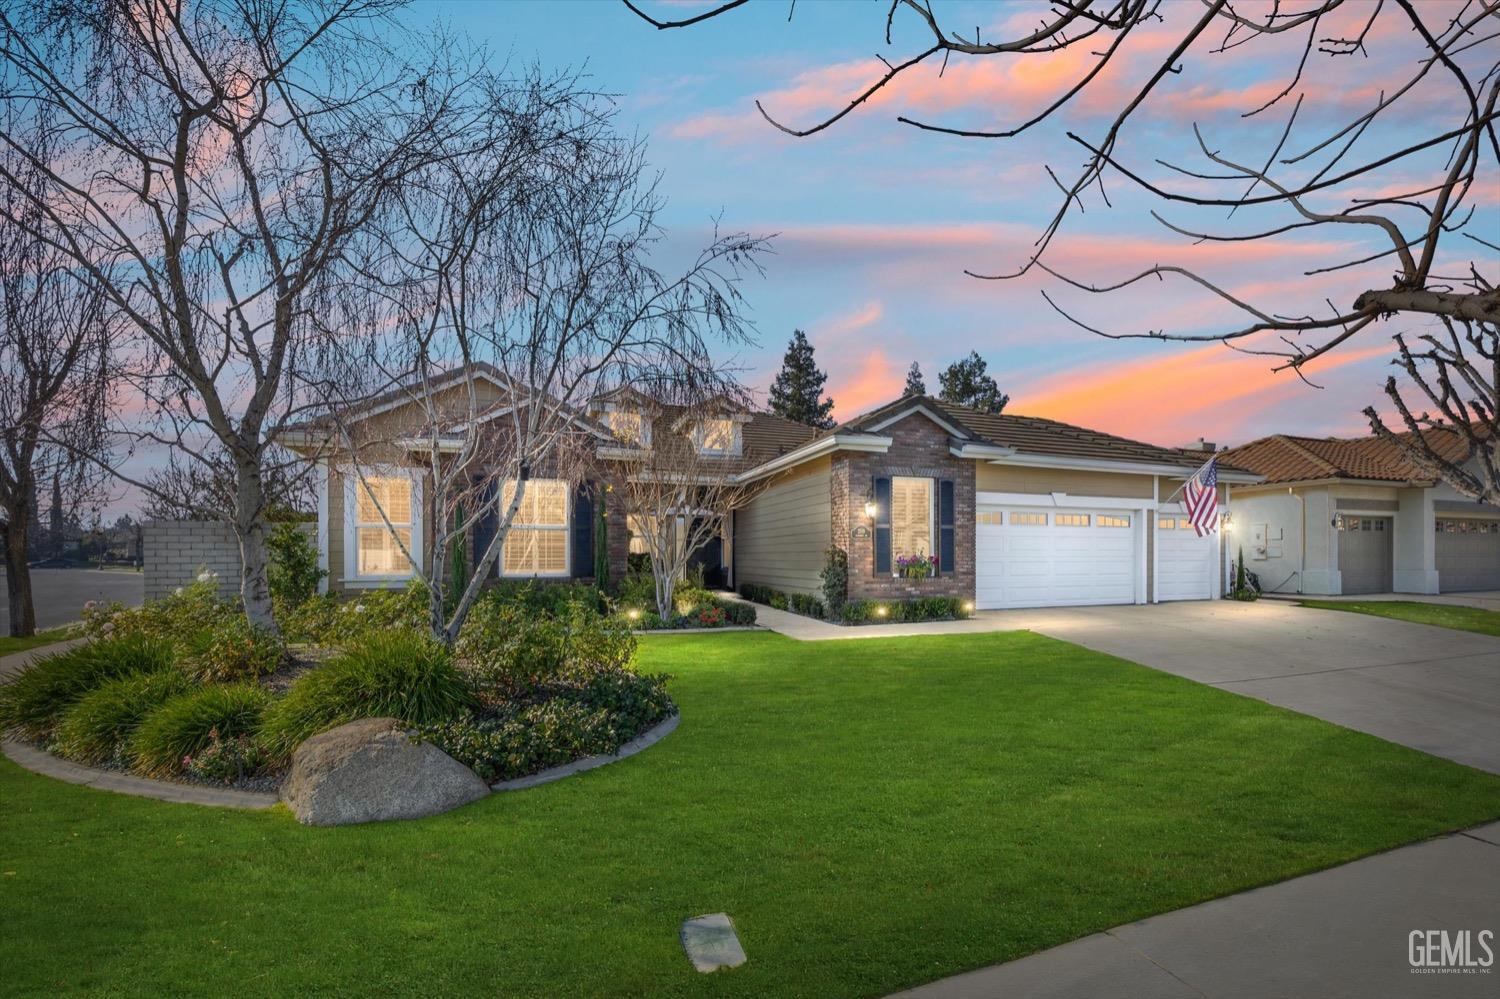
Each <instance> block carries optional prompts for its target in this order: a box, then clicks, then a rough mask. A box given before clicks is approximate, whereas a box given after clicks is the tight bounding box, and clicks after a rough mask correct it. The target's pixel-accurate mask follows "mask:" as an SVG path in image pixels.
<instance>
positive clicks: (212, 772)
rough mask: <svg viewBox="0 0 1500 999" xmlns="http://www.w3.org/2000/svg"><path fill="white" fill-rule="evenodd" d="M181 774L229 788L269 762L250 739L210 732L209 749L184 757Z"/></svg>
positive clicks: (205, 747)
mask: <svg viewBox="0 0 1500 999" xmlns="http://www.w3.org/2000/svg"><path fill="white" fill-rule="evenodd" d="M182 762H183V770H184V772H186V773H187V774H188V775H189V776H191V777H197V778H198V779H199V780H204V781H210V782H212V783H216V784H232V783H234V782H235V781H237V780H243V779H245V778H246V777H249V776H251V775H253V774H255V773H258V772H259V771H261V770H263V769H265V767H266V764H267V763H269V762H270V758H269V757H268V755H267V754H266V751H265V749H264V748H262V747H261V745H260V743H259V742H257V741H256V739H255V738H254V737H253V736H249V735H245V734H241V735H236V736H233V737H230V738H225V737H224V736H222V735H220V734H219V731H218V730H217V729H214V730H212V731H210V732H209V741H208V745H207V746H204V747H203V748H202V749H200V750H199V751H198V752H197V753H195V754H193V755H191V756H188V757H186V758H185V759H184V760H183V761H182Z"/></svg>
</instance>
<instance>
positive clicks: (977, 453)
mask: <svg viewBox="0 0 1500 999" xmlns="http://www.w3.org/2000/svg"><path fill="white" fill-rule="evenodd" d="M948 453H949V454H951V455H953V457H955V458H976V459H978V460H980V461H988V460H990V459H993V458H1009V457H1010V456H1011V455H1013V454H1015V453H1016V449H1015V448H1013V447H1002V446H1001V445H999V444H960V445H959V446H957V447H950V448H949V449H948Z"/></svg>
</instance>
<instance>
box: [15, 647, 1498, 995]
mask: <svg viewBox="0 0 1500 999" xmlns="http://www.w3.org/2000/svg"><path fill="white" fill-rule="evenodd" d="M642 644H643V647H644V659H645V662H646V664H647V665H648V666H649V667H651V668H655V669H660V670H665V671H668V672H671V673H673V674H675V675H676V680H675V681H674V683H673V687H672V689H673V691H674V693H675V695H676V697H677V699H678V702H679V703H680V704H681V706H682V711H683V721H682V724H681V726H680V727H679V728H678V730H677V731H676V732H675V733H673V734H672V735H671V736H670V737H669V738H667V739H666V740H665V741H663V742H662V743H660V744H659V745H657V746H655V747H653V748H652V749H650V750H648V751H647V752H645V753H643V754H642V755H640V756H637V757H635V758H633V759H630V760H627V761H625V762H622V763H619V764H616V765H614V766H610V767H605V768H604V769H602V770H597V771H594V772H592V773H589V774H586V775H583V776H581V777H575V778H571V779H569V780H565V781H562V782H560V783H557V784H552V785H548V786H545V787H541V788H536V789H533V790H529V791H525V792H520V793H512V794H505V795H495V796H492V797H490V798H488V799H486V800H484V801H481V802H478V803H476V804H474V805H471V806H469V807H467V808H463V809H460V810H458V811H456V812H453V813H450V814H448V815H445V816H439V817H437V818H434V819H430V820H426V821H420V822H406V823H396V824H389V825H375V826H361V827H349V828H341V829H309V828H304V827H301V826H299V825H297V824H296V823H295V822H294V821H293V820H292V819H291V818H290V816H289V815H288V814H287V813H285V812H283V811H280V810H277V811H275V812H270V813H241V812H229V811H218V810H210V809H203V808H195V807H191V806H185V805H168V804H164V803H160V802H156V801H148V800H143V799H138V798H128V797H122V796H118V795H113V794H109V793H105V792H99V791H90V790H86V789H83V788H77V787H72V786H69V785H65V784H61V783H57V782H55V781H51V780H47V779H45V778H41V777H37V776H34V775H31V774H29V773H26V772H24V771H21V770H20V769H18V768H16V767H15V766H13V765H11V764H10V763H9V762H4V763H3V764H0V802H3V806H0V900H3V909H0V911H3V912H4V919H5V932H4V933H0V967H3V968H4V969H5V972H4V978H5V985H6V988H7V989H8V990H9V991H11V992H12V993H14V994H24V995H30V994H42V993H52V992H56V991H69V992H90V993H95V994H104V993H109V994H164V993H169V992H170V993H174V994H225V993H235V994H255V995H275V994H308V993H320V992H321V993H337V994H345V993H378V994H412V995H436V994H446V993H478V994H486V995H497V994H499V995H518V994H519V995H549V996H552V995H600V994H632V995H647V994H649V995H677V994H684V995H697V994H706V995H720V994H727V995H739V994H755V995H764V994H775V995H810V996H843V995H880V994H883V993H886V992H889V991H892V990H894V989H897V988H900V987H902V986H908V985H912V984H916V983H918V982H923V981H927V980H930V979H934V978H938V977H940V976H943V975H947V974H952V973H954V972H957V971H962V970H964V969H967V968H972V967H975V966H978V965H983V964H987V963H990V962H994V961H1002V960H1006V959H1009V958H1014V957H1019V956H1020V955H1022V954H1026V953H1028V952H1030V951H1034V950H1037V949H1039V948H1043V947H1048V946H1051V945H1053V944H1058V943H1062V942H1063V941H1066V940H1069V939H1073V938H1075V937H1079V936H1082V935H1084V934H1087V933H1091V932H1094V931H1097V930H1102V929H1104V928H1106V927H1110V926H1114V925H1117V924H1119V923H1124V922H1127V921H1130V920H1133V919H1138V918H1141V917H1144V916H1147V915H1150V914H1152V913H1157V912H1162V911H1165V910H1170V909H1176V908H1179V907H1181V906H1185V905H1189V904H1192V903H1194V902H1199V901H1202V900H1204V899H1208V898H1212V897H1215V896H1218V895H1223V894H1226V893H1230V892H1235V891H1240V890H1242V889H1245V888H1249V887H1251V886H1254V885H1259V884H1265V883H1267V882H1272V881H1278V880H1281V879H1284V878H1288V877H1292V876H1293V875H1297V874H1301V873H1304V872H1307V871H1312V870H1316V869H1318V868H1322V867H1326V866H1329V865H1331V864H1337V863H1341V862H1343V861H1347V860H1351V859H1353V858H1355V857H1359V856H1362V855H1365V854H1368V853H1371V852H1374V851H1378V850H1383V849H1387V848H1389V847H1393V846H1396V845H1398V844H1401V843H1406V842H1410V841H1412V840H1415V839H1419V838H1422V837H1425V836H1430V835H1433V834H1435V833H1439V832H1443V831H1445V830H1451V829H1455V828H1459V827H1464V826H1469V825H1473V824H1476V823H1479V822H1482V821H1486V820H1490V819H1494V818H1496V817H1500V777H1495V776H1491V775H1488V774H1484V773H1481V772H1479V771H1476V770H1471V769H1468V768H1466V767H1462V766H1458V765H1456V764H1452V763H1448V762H1445V761H1443V760H1439V759H1436V758H1434V757H1431V756H1427V755H1424V754H1422V753H1419V752H1416V751H1414V750H1410V749H1406V748H1403V747H1401V746H1396V745H1392V744H1390V743H1386V742H1382V741H1380V740H1378V739H1375V738H1372V737H1370V736H1366V735H1362V734H1360V733H1357V732H1352V731H1348V730H1345V729H1341V728H1338V727H1335V726H1333V725H1329V724H1325V723H1323V722H1320V721H1317V720H1314V719H1312V718H1308V717H1304V716H1301V715H1296V714H1293V713H1291V712H1288V711H1284V710H1281V709H1279V708H1275V707H1272V706H1270V705H1267V704H1263V703H1261V702H1259V701H1254V700H1250V699H1248V698H1242V697H1238V696H1236V695H1233V694H1229V693H1226V692H1224V691H1220V690H1216V689H1213V688H1210V687H1204V686H1200V685H1198V684H1195V683H1192V682H1190V681H1187V680H1183V679H1179V678H1177V677H1173V676H1169V675H1167V674H1165V673H1158V672H1155V671H1153V670H1149V669H1146V668H1144V667H1141V666H1136V665H1133V664H1130V663H1126V662H1123V661H1121V660H1118V659H1114V658H1111V657H1109V656H1104V655H1100V654H1096V653H1093V652H1089V651H1087V650H1084V649H1080V648H1078V647H1076V646H1071V645H1068V644H1065V643H1062V642H1057V641H1053V640H1051V639H1047V638H1043V637H1040V636H1037V635H1033V634H1030V633H1025V632H1013V633H1006V634H994V635H982V636H972V635H965V636H951V637H949V636H944V637H935V638H909V639H891V640H860V641H850V642H818V643H806V644H800V643H796V642H792V641H790V640H789V639H786V638H783V637H781V636H778V635H772V634H748V633H736V634H728V635H719V636H712V637H703V636H650V637H647V638H646V639H644V640H643V643H642ZM720 910H723V911H727V912H729V913H730V914H731V915H732V916H733V917H734V919H735V921H736V923H737V925H738V928H739V932H740V936H741V939H742V941H743V942H744V945H745V949H746V951H747V952H748V954H749V957H750V961H749V963H748V964H747V965H745V966H744V967H743V968H740V969H738V970H736V971H732V972H720V973H718V974H715V975H711V976H700V975H698V974H696V973H695V972H693V971H692V970H691V969H690V967H689V965H688V962H687V960H686V958H685V957H684V956H683V954H682V950H681V947H680V945H679V944H678V939H677V932H678V926H679V924H680V923H681V921H682V920H683V919H684V918H686V917H689V916H695V915H699V914H702V913H708V912H716V911H720Z"/></svg>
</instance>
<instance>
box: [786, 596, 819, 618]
mask: <svg viewBox="0 0 1500 999" xmlns="http://www.w3.org/2000/svg"><path fill="white" fill-rule="evenodd" d="M787 602H788V604H789V605H790V606H791V609H792V610H794V611H796V612H797V613H798V614H806V615H808V616H810V617H822V616H823V602H822V601H821V600H819V599H818V598H817V597H814V596H810V595H808V594H806V593H792V594H788V595H787Z"/></svg>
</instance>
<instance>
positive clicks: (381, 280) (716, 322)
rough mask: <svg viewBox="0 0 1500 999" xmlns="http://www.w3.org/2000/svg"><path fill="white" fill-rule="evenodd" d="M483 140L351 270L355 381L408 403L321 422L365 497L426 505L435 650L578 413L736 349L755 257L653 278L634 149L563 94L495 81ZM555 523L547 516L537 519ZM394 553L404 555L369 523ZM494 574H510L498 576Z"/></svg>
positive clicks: (573, 434)
mask: <svg viewBox="0 0 1500 999" xmlns="http://www.w3.org/2000/svg"><path fill="white" fill-rule="evenodd" d="M491 92H492V95H493V98H494V101H495V111H494V113H493V114H492V115H491V116H490V117H489V122H490V126H489V127H490V131H489V132H488V136H487V138H486V139H485V140H484V141H478V140H477V139H476V137H475V136H473V135H470V136H468V141H469V149H468V151H466V152H464V153H463V154H461V155H454V156H451V157H446V158H443V159H442V160H441V161H440V162H434V163H433V164H432V166H431V167H430V169H427V170H424V171H420V172H414V173H413V174H412V175H410V176H409V177H408V178H406V180H405V181H404V182H403V184H402V185H401V187H400V200H399V209H398V210H397V211H395V212H394V213H393V220H392V224H391V225H390V227H389V228H387V229H385V230H383V231H382V235H381V238H380V247H379V250H378V251H372V252H371V253H369V254H368V257H369V259H370V260H371V261H372V263H371V264H370V267H369V273H370V276H371V280H370V282H369V285H368V288H369V294H370V295H371V296H372V297H374V298H375V299H376V304H374V305H372V306H371V307H370V308H369V309H368V312H369V314H371V315H377V316H379V317H380V318H379V322H380V323H381V325H382V326H383V327H384V328H385V330H386V331H387V333H386V335H383V336H377V337H372V338H371V339H370V340H369V344H370V350H369V352H368V354H366V355H362V356H361V359H360V364H361V366H362V367H364V368H365V369H366V370H367V371H371V372H377V373H378V375H379V379H378V380H379V381H380V382H381V383H383V384H385V385H388V386H394V388H393V392H394V394H395V395H396V396H397V397H399V398H402V399H404V400H405V401H406V402H408V403H409V404H410V405H409V406H408V407H407V408H406V411H407V412H408V413H409V414H411V415H410V416H409V418H408V419H406V420H405V421H403V422H401V423H400V424H392V423H390V422H386V423H385V424H384V425H382V426H380V427H379V428H378V429H376V430H374V431H371V430H370V429H369V427H370V426H371V425H370V424H366V426H365V427H357V426H354V425H353V424H352V423H351V421H348V420H345V419H343V418H341V417H340V416H339V415H338V414H339V413H341V412H345V411H348V409H349V406H348V401H344V402H342V403H340V404H336V405H334V406H333V408H332V412H333V414H334V415H333V416H332V417H331V419H333V420H334V421H335V422H336V423H337V424H338V430H337V444H338V446H340V447H341V448H343V449H345V450H348V451H352V452H353V454H354V457H355V458H356V461H357V464H356V466H355V471H356V474H357V475H358V476H359V479H360V482H359V490H360V492H361V494H362V496H363V498H367V499H368V500H369V501H370V503H371V504H373V505H374V506H376V507H379V506H380V500H379V497H378V495H377V494H376V492H375V491H374V490H372V489H370V487H369V482H368V476H367V474H366V469H372V468H373V469H379V468H383V467H389V466H391V465H410V464H412V463H416V464H418V465H420V467H422V468H423V469H424V470H425V476H426V482H427V485H428V488H429V489H430V493H429V500H428V504H427V505H428V515H429V516H431V518H432V525H433V526H432V545H431V551H430V552H428V553H427V554H426V557H425V558H424V559H422V560H421V563H422V568H423V577H424V579H425V581H426V584H427V587H428V591H429V595H430V609H431V623H432V629H433V634H434V636H435V637H436V638H438V639H439V640H441V641H444V642H449V643H451V642H452V641H453V640H454V639H456V637H457V635H458V633H459V630H460V629H461V628H462V626H463V622H464V620H465V618H466V616H467V615H468V612H469V608H470V607H471V606H472V604H473V601H474V599H475V597H477V595H478V594H479V591H480V588H481V587H482V585H483V583H484V580H485V579H486V578H487V577H488V576H489V575H490V573H491V570H492V569H493V567H494V566H495V565H496V562H497V560H499V559H500V558H501V557H502V553H503V552H504V553H507V557H510V550H509V549H507V547H506V543H507V539H508V538H510V537H511V535H512V528H513V524H514V522H515V519H516V516H517V513H518V511H520V510H521V509H522V508H523V506H526V505H527V504H528V503H530V504H533V505H535V504H542V503H544V502H548V503H551V502H552V499H553V498H552V497H543V496H541V495H540V494H539V495H536V496H533V495H532V494H533V493H536V492H537V489H538V487H537V486H536V485H535V483H536V482H537V481H538V480H541V479H545V480H548V483H549V485H548V486H547V487H546V488H547V489H548V490H550V491H552V492H555V491H556V489H557V486H556V485H555V484H556V483H559V482H561V483H567V484H572V483H576V482H577V481H579V480H580V479H581V478H582V477H583V476H584V475H585V474H586V473H587V472H588V470H589V468H590V465H591V463H592V460H593V456H594V452H595V449H596V448H597V446H598V445H599V444H600V443H601V441H607V439H608V435H607V432H606V431H604V430H603V429H602V428H600V427H599V426H598V425H597V424H593V423H591V422H590V421H589V420H588V419H587V418H586V416H585V413H586V410H587V404H588V403H589V401H590V400H592V399H593V398H595V397H596V396H597V395H598V394H599V393H600V392H602V391H604V390H605V389H606V388H613V387H617V386H620V385H630V384H634V383H636V382H637V381H639V380H641V379H643V378H647V377H654V376H656V375H657V374H658V373H659V372H661V371H663V370H674V371H675V370H687V371H709V370H711V369H712V360H711V358H710V353H709V347H710V343H711V341H727V342H731V343H733V342H741V341H744V340H746V339H747V337H748V332H749V331H748V327H747V325H746V323H745V321H744V320H743V319H742V317H741V304H740V293H739V290H738V284H739V282H740V280H741V278H742V276H743V275H744V274H745V272H746V271H747V269H748V270H751V271H753V270H754V269H755V268H756V258H757V257H758V256H759V254H760V253H761V252H762V251H763V249H764V241H763V240H761V239H758V238H754V237H751V236H747V235H743V234H736V235H726V236H720V235H717V234H716V235H715V237H714V238H713V239H712V241H711V242H710V243H709V245H708V246H707V247H706V248H704V249H703V250H702V251H701V252H700V253H699V254H698V256H697V257H696V258H695V259H694V260H693V261H692V262H690V263H689V264H688V265H687V266H686V267H685V268H684V269H682V270H681V271H680V272H678V273H677V274H675V275H674V276H667V275H663V274H662V273H660V272H659V271H657V270H656V269H655V268H654V267H653V266H652V263H651V260H650V253H651V248H652V246H653V245H654V244H655V243H656V241H657V240H658V239H659V238H660V235H661V233H660V229H659V227H658V224H657V216H658V213H659V211H660V208H661V199H660V197H659V195H658V194H657V191H656V183H655V180H654V178H652V177H651V176H650V175H649V174H648V173H647V170H646V164H645V159H644V150H643V148H642V146H641V144H640V143H639V142H637V141H635V140H632V139H628V138H624V137H621V136H620V135H618V134H616V133H615V131H614V129H613V111H612V109H611V108H610V106H609V105H608V104H607V103H606V102H605V101H603V100H602V99H600V98H598V97H596V96H595V95H592V94H589V93H587V92H585V91H582V90H580V89H579V88H578V86H577V83H576V81H575V80H572V79H568V78H563V79H559V80H552V81H543V80H539V79H536V78H535V76H534V75H533V76H531V77H529V78H526V79H523V80H520V81H510V82H508V83H506V82H504V81H494V82H493V84H492V87H491ZM554 507H555V504H554ZM380 519H382V520H383V521H384V522H385V523H386V526H387V528H388V529H389V530H390V531H391V534H392V536H393V537H395V538H396V541H397V543H398V544H399V545H400V546H401V548H402V551H403V554H405V555H406V556H407V558H408V559H409V560H411V561H412V562H413V563H415V562H416V561H417V560H415V559H412V558H411V555H412V553H411V552H410V550H409V549H408V547H407V544H408V542H407V539H406V538H404V537H403V536H402V535H401V534H400V533H399V532H398V531H397V529H396V528H395V526H394V524H393V522H392V521H391V519H390V517H389V516H388V514H387V512H386V511H384V510H382V511H381V514H380ZM481 522H485V523H486V524H487V526H488V527H489V529H490V532H491V533H490V534H489V536H490V541H489V543H488V544H487V545H486V546H484V548H483V550H481V551H478V552H476V553H475V557H474V559H473V566H472V569H471V570H470V571H469V573H468V574H467V578H465V579H461V580H457V581H453V580H451V579H450V576H451V572H450V568H451V567H450V564H449V557H450V551H451V549H452V547H453V542H454V541H455V539H462V538H463V537H464V536H466V535H469V534H471V533H473V532H474V531H475V530H476V529H477V528H478V527H479V525H480V524H481ZM504 568H505V571H506V572H507V574H516V573H518V572H519V573H524V572H525V568H524V567H523V566H513V565H507V566H505V567H504Z"/></svg>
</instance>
